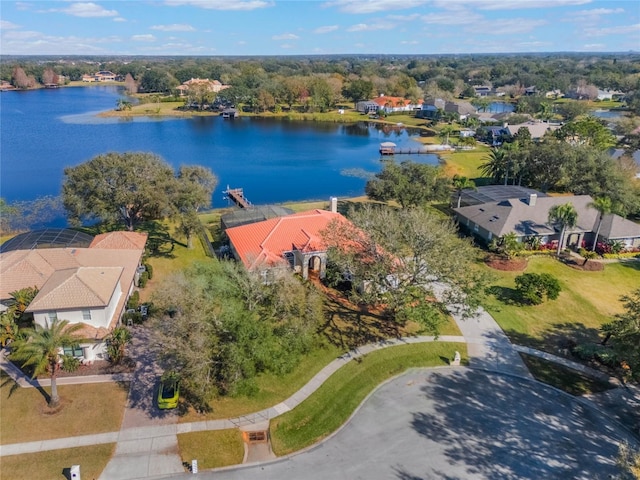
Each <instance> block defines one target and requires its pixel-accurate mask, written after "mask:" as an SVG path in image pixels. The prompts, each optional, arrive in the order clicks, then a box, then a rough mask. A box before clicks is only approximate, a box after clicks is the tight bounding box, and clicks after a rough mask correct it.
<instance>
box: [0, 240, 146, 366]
mask: <svg viewBox="0 0 640 480" xmlns="http://www.w3.org/2000/svg"><path fill="white" fill-rule="evenodd" d="M146 239H147V235H146V234H143V233H136V232H110V233H106V234H102V235H98V236H96V237H95V238H94V239H93V241H92V243H91V244H90V246H89V247H88V248H73V247H66V248H35V249H30V250H11V251H7V252H2V253H0V300H3V301H6V300H7V299H9V298H11V292H13V291H16V290H20V289H22V288H26V287H37V288H38V294H37V295H36V297H35V298H34V299H33V301H32V302H31V304H29V306H28V308H27V310H26V311H27V312H30V313H32V314H33V319H34V322H35V323H37V324H39V325H45V324H46V323H50V322H51V320H53V319H55V318H59V319H61V320H68V321H69V323H71V324H82V329H81V330H80V331H79V334H80V336H81V337H82V338H83V341H82V342H81V343H80V345H79V346H78V347H77V348H76V349H73V352H71V353H73V354H74V355H75V356H78V357H81V359H82V360H83V361H86V362H91V361H94V360H97V359H103V358H105V357H106V345H105V342H104V340H105V337H106V336H107V335H108V334H109V332H110V331H111V330H113V328H115V327H116V326H117V325H118V323H119V322H120V319H121V318H122V314H123V312H124V309H125V305H126V302H127V300H128V298H129V296H130V295H131V293H132V292H133V289H134V287H135V284H136V282H137V280H138V266H139V265H140V263H141V261H142V255H143V252H144V247H145V244H146Z"/></svg>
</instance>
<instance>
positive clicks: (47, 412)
mask: <svg viewBox="0 0 640 480" xmlns="http://www.w3.org/2000/svg"><path fill="white" fill-rule="evenodd" d="M71 403H72V401H71V400H67V399H63V398H61V399H60V402H59V403H58V405H56V406H55V407H53V408H51V407H50V406H49V404H47V403H44V404H43V405H42V407H41V408H40V415H43V416H45V417H51V416H54V415H57V414H59V413H60V412H61V411H62V410H64V408H65V407H66V406H67V405H71Z"/></svg>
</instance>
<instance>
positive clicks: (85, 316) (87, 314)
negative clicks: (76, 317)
mask: <svg viewBox="0 0 640 480" xmlns="http://www.w3.org/2000/svg"><path fill="white" fill-rule="evenodd" d="M82 321H83V322H90V321H91V310H82Z"/></svg>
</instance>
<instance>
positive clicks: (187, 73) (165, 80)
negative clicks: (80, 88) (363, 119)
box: [0, 53, 640, 109]
mask: <svg viewBox="0 0 640 480" xmlns="http://www.w3.org/2000/svg"><path fill="white" fill-rule="evenodd" d="M17 67H18V68H20V69H22V70H23V71H24V73H25V74H26V76H27V77H28V78H33V79H34V80H35V81H37V82H40V83H45V82H44V80H45V78H44V77H45V76H46V75H47V73H46V72H47V71H48V70H49V71H53V72H54V73H55V74H56V75H64V76H65V77H66V78H68V79H69V80H71V81H77V80H81V79H82V75H84V74H91V73H95V72H96V71H99V70H109V71H111V72H113V73H115V74H117V75H121V76H122V77H125V76H127V75H130V76H131V77H132V78H133V79H134V80H135V81H136V83H137V86H138V88H139V89H140V91H141V92H148V93H150V92H156V93H166V94H169V93H171V92H172V90H173V89H174V88H175V87H176V86H178V85H180V84H181V83H182V82H184V81H186V80H189V79H191V78H209V79H212V80H214V79H215V80H219V81H221V82H222V83H224V84H228V85H232V86H233V88H232V89H229V90H226V91H223V92H221V95H222V96H225V97H228V98H229V99H233V100H235V101H237V102H242V103H247V104H254V105H255V106H256V108H271V107H272V106H274V105H276V104H285V105H287V104H292V103H295V102H296V101H297V100H298V99H300V98H303V97H304V98H311V99H312V102H311V103H312V104H314V105H315V106H317V107H318V108H320V109H324V108H328V107H334V106H335V105H336V104H338V103H339V102H343V101H345V100H348V101H354V102H355V101H358V100H362V99H366V98H371V97H372V96H377V95H379V94H383V93H384V94H385V95H387V96H399V97H404V98H423V97H425V96H441V97H447V96H450V97H458V96H465V97H471V96H473V95H474V92H473V88H472V87H473V86H474V85H490V86H491V87H492V88H494V89H502V91H503V92H505V93H506V94H508V95H514V96H517V95H519V94H521V93H522V91H523V89H524V88H525V87H530V86H535V87H536V90H537V91H538V92H546V91H553V90H559V91H561V92H567V91H570V90H571V89H574V90H575V89H583V90H585V89H588V90H593V88H596V87H597V88H600V89H610V90H619V91H621V92H625V93H628V92H632V91H637V90H640V75H639V74H640V55H639V54H633V53H629V54H623V53H620V54H546V55H541V54H538V55H533V54H520V55H515V54H514V55H451V56H413V57H410V56H406V57H403V56H369V57H358V56H318V57H313V56H312V57H229V58H225V57H195V58H189V57H179V58H174V57H146V58H140V57H130V58H128V57H123V58H117V59H116V58H90V57H89V58H86V59H81V58H76V57H72V58H70V59H56V61H48V59H47V58H46V57H45V58H43V57H20V58H17V57H16V58H11V57H9V58H6V57H5V58H4V59H3V60H2V61H1V62H0V78H1V79H2V80H5V81H8V82H12V81H14V76H15V70H16V68H17Z"/></svg>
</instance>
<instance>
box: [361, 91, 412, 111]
mask: <svg viewBox="0 0 640 480" xmlns="http://www.w3.org/2000/svg"><path fill="white" fill-rule="evenodd" d="M371 101H372V102H373V103H375V104H376V105H378V111H383V112H385V113H394V112H413V111H415V110H420V107H421V105H422V100H418V102H417V103H415V104H414V103H412V102H411V100H409V99H406V98H402V97H387V96H385V95H380V96H379V97H377V98H373V99H371Z"/></svg>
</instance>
